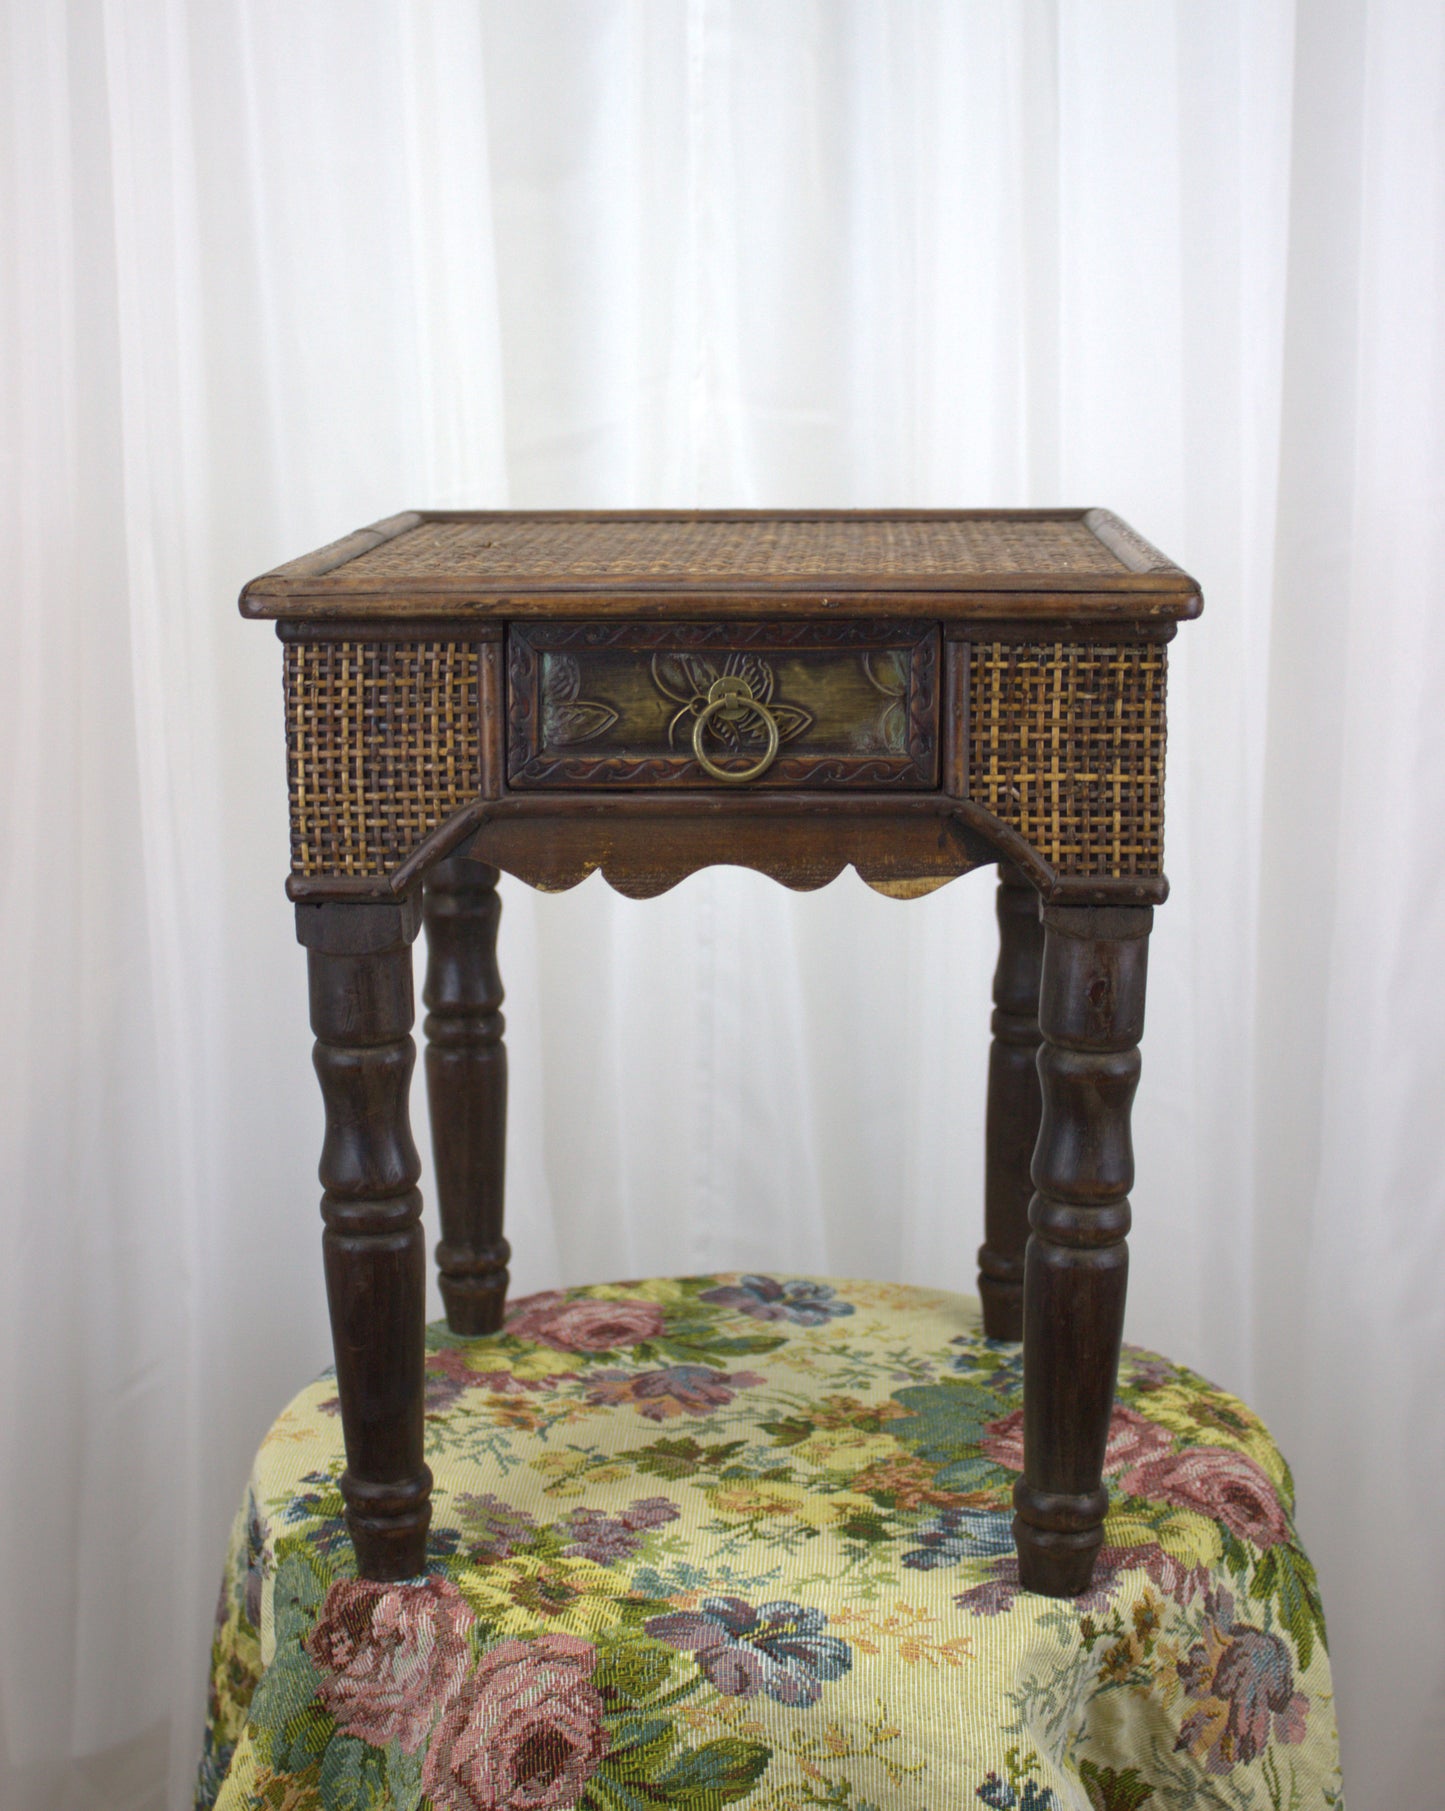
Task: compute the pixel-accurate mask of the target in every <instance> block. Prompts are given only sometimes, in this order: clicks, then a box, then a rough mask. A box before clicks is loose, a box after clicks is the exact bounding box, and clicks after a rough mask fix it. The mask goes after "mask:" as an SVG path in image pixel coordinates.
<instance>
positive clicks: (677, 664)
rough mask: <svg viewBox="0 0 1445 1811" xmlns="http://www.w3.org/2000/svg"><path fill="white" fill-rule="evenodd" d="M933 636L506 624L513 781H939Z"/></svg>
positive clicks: (893, 627)
mask: <svg viewBox="0 0 1445 1811" xmlns="http://www.w3.org/2000/svg"><path fill="white" fill-rule="evenodd" d="M937 672H938V633H937V631H936V630H935V629H933V628H931V627H930V628H927V629H924V630H922V631H920V630H919V629H918V628H917V627H916V626H914V625H909V624H902V625H899V624H889V623H867V622H863V623H717V624H713V623H696V624H686V623H683V624H679V623H667V624H655V623H576V624H566V625H537V626H535V627H534V626H531V625H528V626H525V627H523V626H519V625H515V624H514V625H513V626H512V628H511V629H510V631H509V639H508V722H509V736H508V755H507V777H508V781H509V783H510V784H511V785H513V786H519V787H531V786H587V785H592V786H608V787H654V786H669V785H670V786H711V785H713V784H726V783H728V782H730V781H746V782H747V783H749V784H752V783H756V784H759V785H764V786H769V785H770V786H780V787H798V786H803V787H829V786H845V787H847V786H870V787H872V786H890V787H898V788H902V789H926V788H929V787H932V786H935V785H936V784H937V783H938V754H937V751H938V686H937Z"/></svg>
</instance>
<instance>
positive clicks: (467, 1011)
mask: <svg viewBox="0 0 1445 1811" xmlns="http://www.w3.org/2000/svg"><path fill="white" fill-rule="evenodd" d="M501 912H502V902H501V900H500V899H498V897H497V870H496V869H495V868H489V867H487V866H485V864H483V863H482V862H473V861H467V860H465V859H463V858H462V857H461V856H452V857H450V858H449V859H448V860H446V861H442V862H438V863H437V864H436V866H435V867H434V868H432V869H431V871H430V872H429V873H428V875H427V878H426V903H425V907H424V913H425V918H426V941H427V967H426V984H425V987H424V988H423V990H422V999H423V1001H424V1002H425V1004H426V1008H427V1016H426V1023H425V1031H426V1040H427V1043H426V1082H427V1098H428V1101H429V1102H430V1105H431V1135H432V1153H433V1156H434V1158H435V1161H436V1186H437V1205H438V1207H439V1208H440V1210H441V1223H442V1236H441V1243H440V1244H439V1245H438V1246H437V1252H436V1256H437V1268H438V1269H439V1271H440V1272H441V1291H442V1300H443V1301H444V1302H445V1303H446V1308H447V1324H448V1326H450V1328H451V1330H452V1332H453V1333H464V1334H478V1333H495V1332H496V1331H497V1329H498V1328H499V1327H500V1326H501V1324H502V1310H503V1307H504V1306H505V1304H506V1299H507V1261H508V1259H509V1258H510V1257H511V1255H512V1253H511V1248H510V1246H509V1245H508V1244H507V1241H506V1240H505V1239H504V1238H503V1237H502V1210H503V1197H504V1192H505V1181H506V1165H507V1047H506V1045H505V1044H504V1043H503V1042H502V1031H503V1026H504V1021H503V1018H502V1015H501V1012H500V1011H499V1010H498V1008H499V1007H500V1006H501V1004H502V980H501V975H500V974H499V972H498V970H497V920H498V919H499V918H500V917H501Z"/></svg>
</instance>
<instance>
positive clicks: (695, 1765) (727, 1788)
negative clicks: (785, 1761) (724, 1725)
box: [655, 1736, 773, 1811]
mask: <svg viewBox="0 0 1445 1811" xmlns="http://www.w3.org/2000/svg"><path fill="white" fill-rule="evenodd" d="M772 1758H773V1751H772V1750H771V1749H770V1748H765V1747H764V1746H763V1744H762V1743H761V1742H745V1741H743V1740H742V1738H741V1737H739V1736H724V1737H723V1738H722V1739H721V1740H720V1741H717V1742H706V1743H704V1744H703V1746H702V1747H701V1748H693V1749H689V1751H688V1752H687V1753H686V1754H685V1755H683V1757H682V1759H681V1760H680V1761H678V1763H677V1765H676V1766H675V1767H670V1768H669V1769H668V1770H667V1772H666V1773H664V1774H663V1776H662V1778H661V1779H659V1780H657V1781H656V1782H655V1784H656V1785H657V1786H658V1787H659V1788H660V1789H661V1790H662V1792H663V1793H664V1794H665V1795H666V1797H665V1803H667V1804H669V1805H683V1806H691V1807H693V1808H694V1811H712V1807H713V1806H715V1805H731V1804H732V1803H734V1801H735V1800H737V1799H740V1798H745V1797H746V1796H747V1794H748V1793H749V1792H751V1791H752V1789H753V1787H754V1786H756V1785H757V1783H758V1781H759V1780H760V1779H761V1778H762V1777H763V1775H764V1773H766V1772H767V1767H768V1762H769V1761H770V1760H771V1759H772Z"/></svg>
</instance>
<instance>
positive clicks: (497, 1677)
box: [421, 1635, 607, 1811]
mask: <svg viewBox="0 0 1445 1811" xmlns="http://www.w3.org/2000/svg"><path fill="white" fill-rule="evenodd" d="M596 1664H597V1650H596V1649H595V1648H594V1647H593V1646H592V1644H591V1642H590V1641H580V1640H578V1639H577V1638H576V1637H575V1636H572V1635H540V1636H538V1638H537V1639H536V1640H535V1641H503V1642H500V1643H499V1644H498V1645H497V1646H496V1647H494V1648H493V1649H492V1650H491V1651H490V1652H489V1653H487V1654H484V1655H483V1656H482V1660H481V1664H480V1665H479V1666H478V1667H477V1670H476V1671H475V1672H474V1673H473V1674H472V1676H471V1678H470V1679H468V1680H467V1682H466V1684H465V1685H464V1686H463V1688H462V1691H461V1694H460V1696H459V1697H458V1698H457V1699H456V1700H455V1701H454V1702H453V1704H452V1705H451V1707H450V1708H449V1709H448V1711H447V1713H446V1715H445V1716H444V1717H443V1718H442V1720H441V1721H440V1723H438V1724H437V1727H436V1733H435V1734H434V1735H433V1737H432V1741H431V1746H430V1747H429V1749H428V1750H427V1757H426V1761H425V1763H424V1765H423V1767H422V1776H421V1784H422V1791H423V1792H425V1793H426V1794H427V1795H428V1796H429V1797H430V1798H431V1799H432V1801H433V1802H434V1803H435V1804H436V1805H438V1806H439V1807H444V1811H563V1808H564V1807H567V1806H572V1805H575V1804H576V1803H577V1801H578V1799H579V1798H581V1796H582V1790H583V1788H584V1787H585V1786H586V1784H587V1782H588V1780H590V1779H591V1777H592V1775H593V1774H594V1773H595V1772H596V1771H597V1768H598V1765H599V1764H600V1762H601V1760H602V1757H603V1755H604V1754H605V1753H606V1749H607V1736H606V1732H605V1731H604V1729H603V1727H602V1699H601V1697H600V1696H599V1695H598V1692H597V1688H596V1686H595V1685H593V1683H592V1673H593V1669H594V1668H595V1667H596Z"/></svg>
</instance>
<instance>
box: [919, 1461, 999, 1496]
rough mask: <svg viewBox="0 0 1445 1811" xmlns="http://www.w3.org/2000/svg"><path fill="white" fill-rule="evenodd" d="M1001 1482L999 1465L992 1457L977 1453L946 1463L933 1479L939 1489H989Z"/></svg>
mask: <svg viewBox="0 0 1445 1811" xmlns="http://www.w3.org/2000/svg"><path fill="white" fill-rule="evenodd" d="M998 1482H999V1467H998V1466H997V1465H996V1464H995V1463H994V1461H993V1460H992V1459H986V1458H985V1457H984V1456H983V1454H982V1453H976V1454H974V1455H973V1456H972V1457H971V1458H968V1459H955V1460H954V1461H953V1463H952V1464H951V1465H945V1466H944V1467H943V1468H942V1470H941V1471H939V1472H938V1473H937V1474H936V1475H935V1477H934V1480H933V1483H934V1487H935V1489H938V1490H959V1491H964V1490H988V1489H990V1488H991V1487H993V1486H996V1485H997V1484H998Z"/></svg>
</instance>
